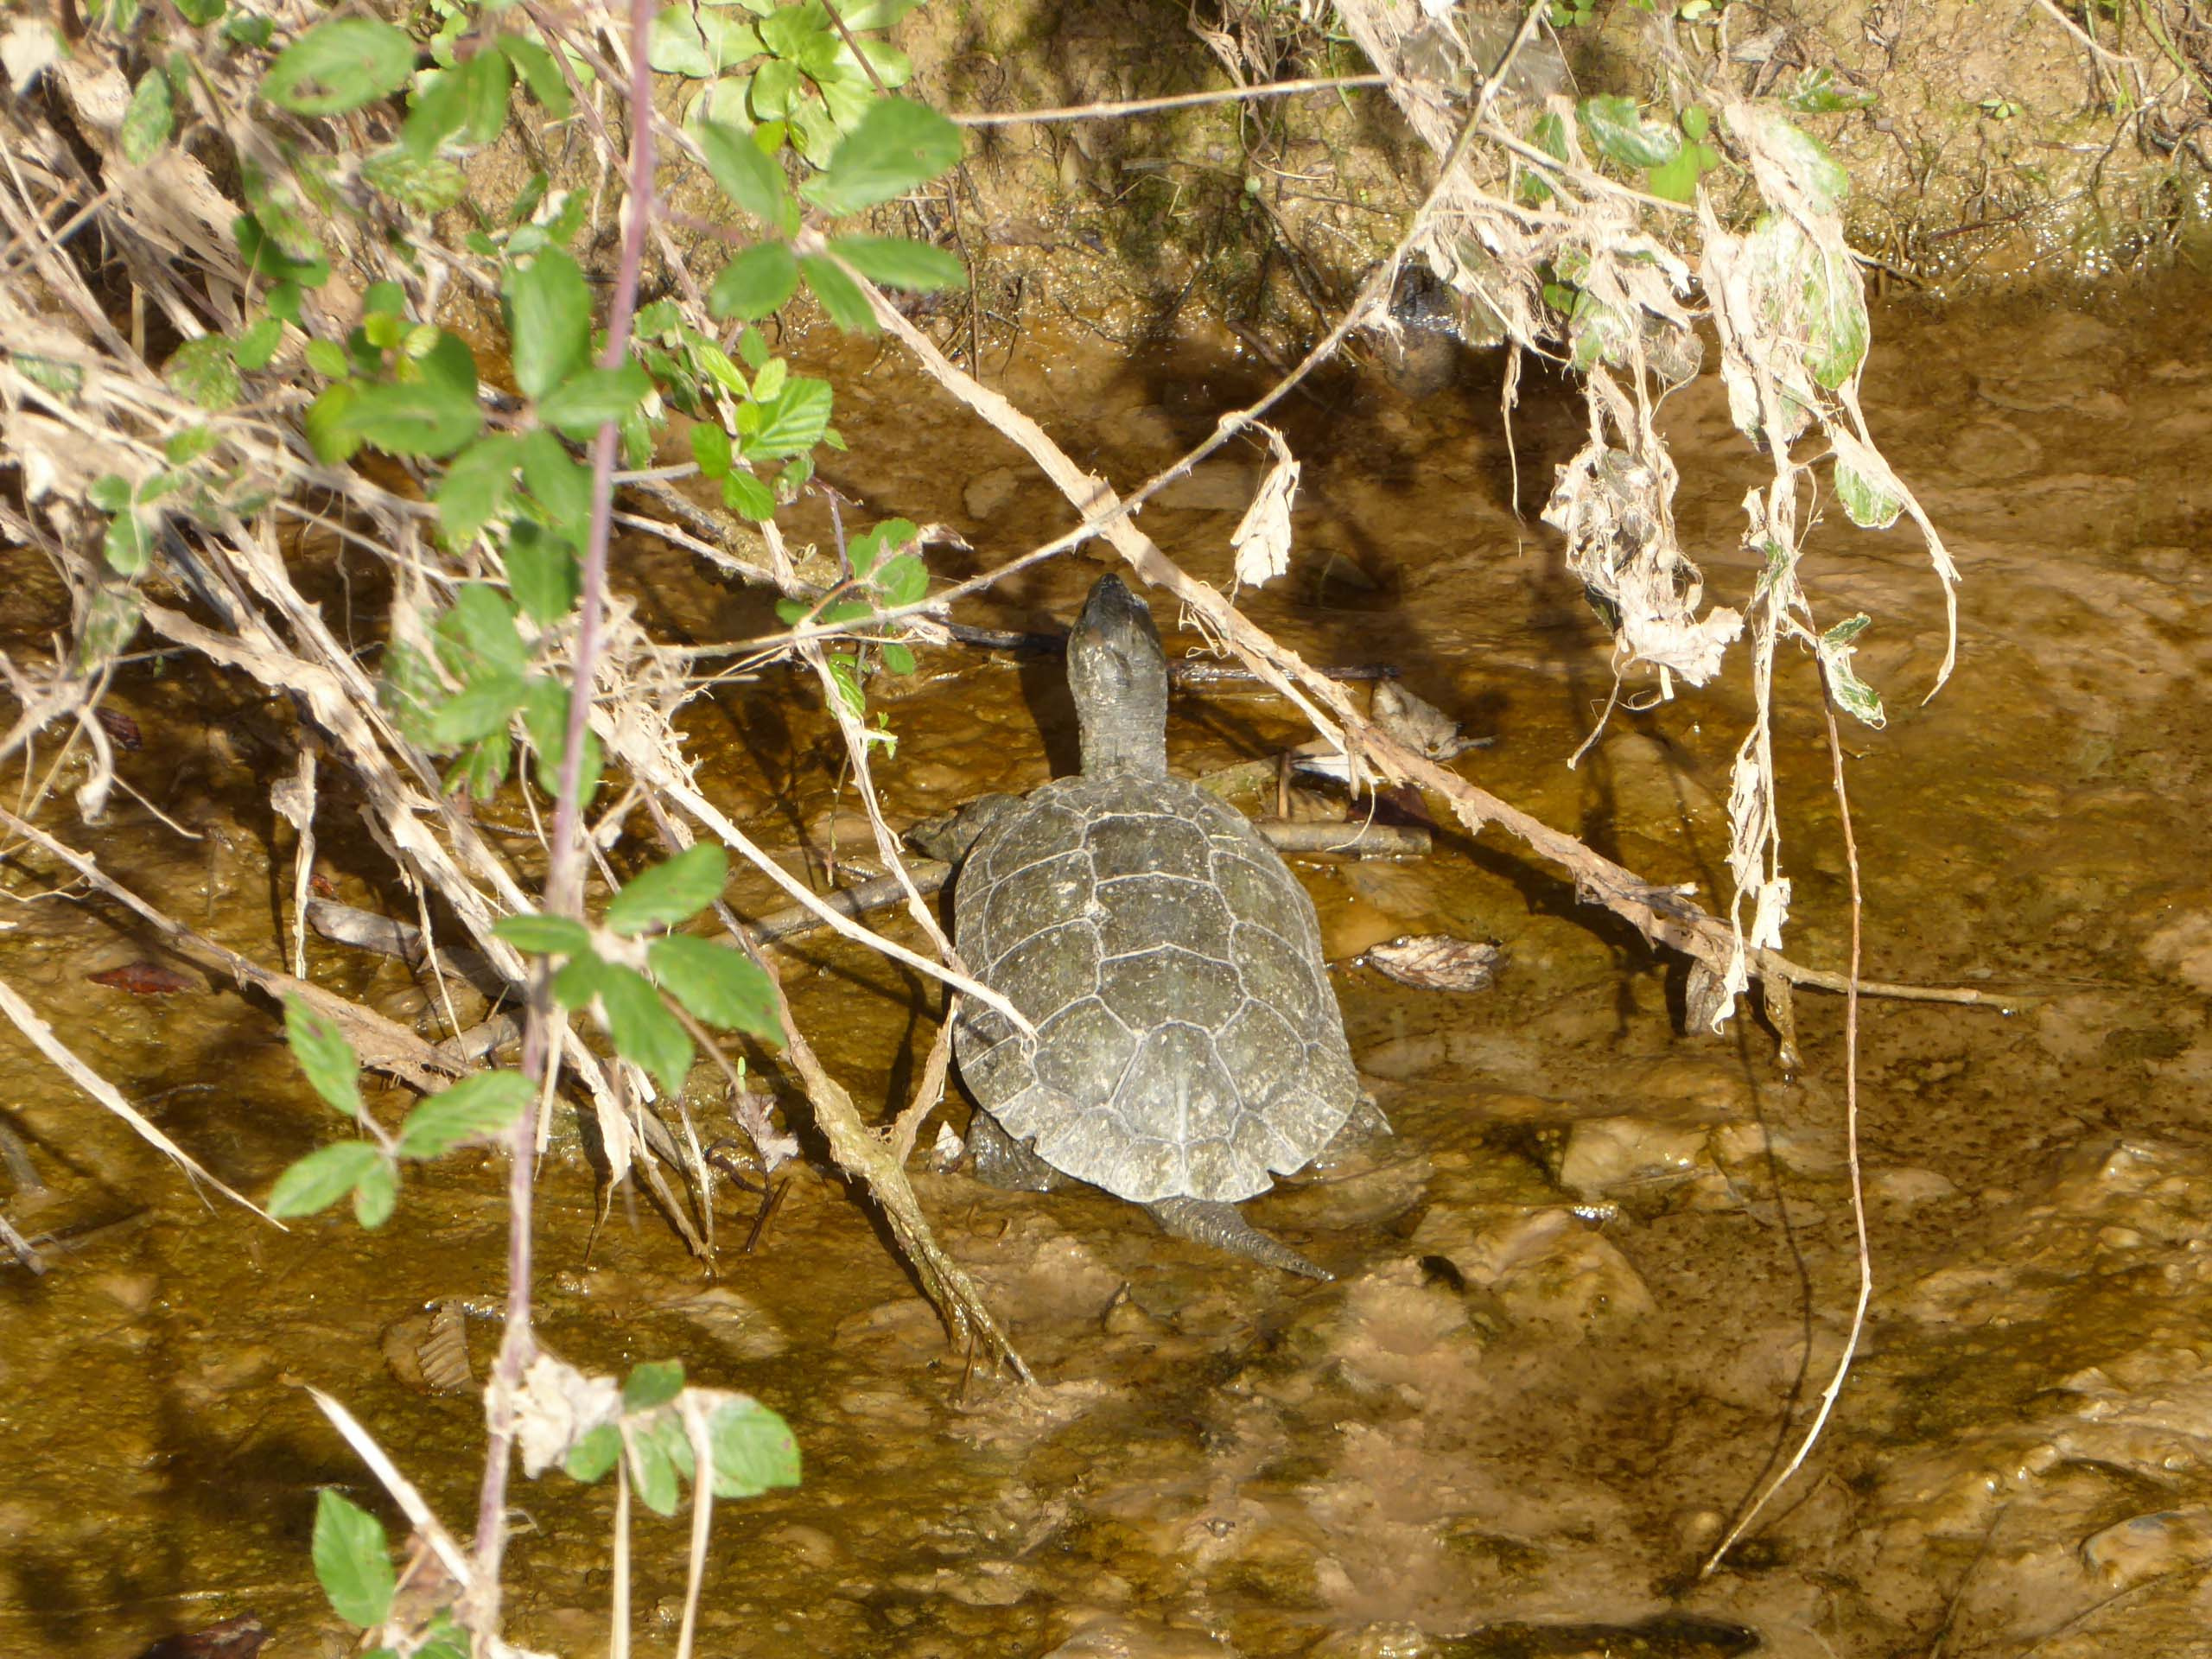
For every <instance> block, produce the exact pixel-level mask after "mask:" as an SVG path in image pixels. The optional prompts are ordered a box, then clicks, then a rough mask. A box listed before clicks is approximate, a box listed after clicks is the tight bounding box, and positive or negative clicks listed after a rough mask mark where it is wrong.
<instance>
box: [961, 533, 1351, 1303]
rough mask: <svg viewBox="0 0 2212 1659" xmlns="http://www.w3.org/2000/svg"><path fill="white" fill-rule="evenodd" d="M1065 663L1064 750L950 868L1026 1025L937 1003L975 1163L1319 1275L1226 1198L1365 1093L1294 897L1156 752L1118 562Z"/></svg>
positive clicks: (1293, 883)
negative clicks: (1094, 1190)
mask: <svg viewBox="0 0 2212 1659" xmlns="http://www.w3.org/2000/svg"><path fill="white" fill-rule="evenodd" d="M1067 673H1068V685H1069V689H1070V690H1071V692H1072V694H1073V696H1074V700H1075V707H1076V715H1077V721H1078V723H1079V726H1080V729H1081V737H1082V749H1083V769H1082V771H1081V772H1080V773H1079V774H1078V775H1077V776H1074V777H1068V778H1059V779H1053V780H1052V782H1050V783H1047V784H1045V785H1041V786H1040V787H1039V788H1038V789H1037V790H1035V791H1033V792H1032V793H1031V794H1029V795H1028V796H1027V797H1026V798H1019V799H1017V798H1014V797H1011V796H997V797H990V798H986V799H985V800H984V801H983V802H982V803H978V804H977V805H978V808H979V809H980V810H976V811H974V812H971V814H970V815H969V816H970V818H971V821H973V822H980V824H981V828H980V830H979V831H977V832H976V835H975V838H974V840H973V841H972V842H971V843H970V844H969V847H968V849H967V851H966V853H965V855H964V856H963V858H962V860H961V861H960V863H959V866H958V868H957V873H956V874H955V876H954V881H953V903H952V909H953V933H954V941H955V944H956V946H957V949H958V950H959V951H960V954H961V956H962V957H963V959H964V960H965V961H966V963H968V964H969V969H970V971H971V972H973V973H974V974H976V976H978V977H979V978H980V979H981V980H982V982H983V983H984V984H986V985H988V986H989V987H990V988H992V989H994V990H996V991H999V992H1001V993H1003V994H1004V995H1005V996H1006V998H1007V1001H1009V1002H1011V1003H1012V1004H1013V1005H1014V1007H1016V1008H1018V1009H1020V1012H1021V1013H1022V1014H1023V1015H1024V1016H1025V1017H1026V1018H1027V1020H1029V1021H1030V1022H1031V1024H1032V1026H1033V1027H1034V1028H1035V1031H1036V1036H1035V1037H1034V1038H1031V1037H1029V1036H1027V1035H1026V1034H1025V1033H1021V1032H1020V1031H1019V1030H1018V1029H1017V1028H1016V1027H1015V1026H1014V1022H1013V1021H1011V1020H1008V1019H1007V1018H1006V1017H1005V1015H1004V1014H1001V1013H1000V1012H999V1011H997V1010H995V1009H994V1008H992V1007H988V1005H986V1004H984V1003H982V1002H980V1001H977V1000H976V999H974V998H972V997H970V998H964V999H963V1000H962V1002H961V1006H960V1007H959V1009H958V1010H957V1012H956V1014H955V1015H954V1020H953V1033H952V1043H953V1052H954V1054H955V1056H956V1057H957V1059H958V1061H959V1065H960V1073H961V1077H962V1078H963V1080H964V1081H965V1083H966V1084H967V1086H968V1089H969V1092H970V1093H971V1094H972V1095H973V1096H975V1100H976V1105H977V1107H978V1108H979V1110H978V1111H977V1112H976V1114H975V1117H974V1120H973V1122H972V1125H971V1128H970V1131H969V1142H970V1145H971V1147H973V1148H974V1161H975V1167H976V1173H977V1174H978V1175H979V1176H981V1177H982V1179H985V1180H986V1181H988V1182H991V1183H993V1184H994V1185H1001V1186H1016V1187H1025V1188H1028V1189H1031V1190H1035V1191H1043V1190H1049V1189H1050V1188H1052V1187H1053V1186H1057V1185H1064V1184H1065V1179H1070V1178H1071V1179H1074V1180H1077V1181H1081V1182H1087V1183H1089V1184H1090V1185H1093V1186H1096V1187H1100V1188H1103V1190H1104V1191H1106V1192H1110V1193H1113V1194H1114V1195H1115V1196H1116V1197H1117V1198H1125V1199H1127V1200H1128V1201H1129V1202H1131V1203H1133V1204H1136V1205H1142V1206H1143V1207H1144V1208H1145V1209H1146V1210H1147V1211H1150V1213H1151V1214H1152V1216H1153V1217H1154V1219H1155V1220H1157V1221H1158V1222H1159V1224H1160V1225H1161V1227H1163V1228H1164V1229H1165V1230H1166V1231H1168V1232H1170V1233H1173V1234H1175V1235H1178V1236H1182V1237H1185V1238H1190V1239H1193V1240H1196V1241H1198V1242H1199V1243H1205V1244H1209V1245H1212V1246H1214V1247H1216V1248H1217V1249H1227V1250H1230V1251H1233V1252H1236V1253H1237V1254H1239V1255H1246V1256H1249V1257H1250V1258H1252V1259H1254V1260H1255V1261H1259V1262H1265V1263H1268V1264H1269V1265H1271V1266H1274V1267H1278V1268H1284V1269H1287V1271H1290V1272H1293V1273H1298V1274H1305V1275H1306V1276H1307V1277H1310V1278H1315V1279H1326V1278H1328V1277H1330V1275H1329V1274H1327V1273H1325V1272H1324V1271H1323V1270H1322V1269H1321V1268H1318V1267H1316V1266H1314V1265H1313V1263H1312V1262H1307V1261H1306V1259H1305V1258H1304V1257H1302V1256H1300V1255H1298V1254H1297V1253H1296V1252H1295V1251H1294V1250H1292V1249H1289V1248H1288V1247H1287V1245H1284V1244H1282V1243H1279V1242H1277V1241H1276V1240H1274V1239H1272V1238H1269V1237H1268V1236H1266V1235H1265V1234H1263V1233H1262V1232H1260V1231H1259V1230H1257V1229H1255V1228H1254V1227H1253V1226H1252V1225H1251V1224H1249V1222H1247V1221H1246V1220H1245V1219H1244V1218H1243V1216H1242V1215H1240V1214H1239V1213H1238V1211H1237V1210H1236V1204H1237V1202H1238V1201H1239V1200H1241V1199H1244V1198H1252V1197H1254V1196H1255V1195H1256V1194H1258V1193H1261V1192H1265V1191H1267V1190H1268V1187H1269V1186H1271V1185H1273V1184H1274V1181H1273V1178H1274V1176H1276V1175H1287V1174H1290V1173H1294V1172H1295V1171H1297V1170H1300V1169H1302V1168H1303V1167H1305V1166H1306V1165H1307V1164H1308V1163H1310V1162H1312V1161H1313V1159H1314V1158H1315V1157H1316V1156H1317V1155H1318V1154H1320V1152H1321V1151H1322V1149H1323V1148H1324V1147H1326V1146H1327V1145H1328V1144H1329V1142H1330V1141H1332V1140H1333V1139H1334V1138H1335V1137H1336V1136H1337V1135H1338V1131H1339V1130H1341V1129H1342V1128H1344V1125H1345V1123H1346V1122H1347V1121H1348V1120H1350V1119H1351V1117H1352V1116H1353V1115H1354V1113H1355V1111H1356V1110H1358V1109H1360V1108H1361V1107H1362V1104H1363V1090H1362V1089H1361V1086H1360V1082H1359V1076H1358V1073H1357V1071H1355V1070H1354V1069H1353V1065H1352V1058H1351V1047H1350V1045H1349V1044H1348V1043H1347V1042H1346V1040H1345V1038H1344V1015H1343V1013H1342V1011H1341V1010H1340V1009H1339V1008H1338V1005H1337V999H1336V994H1335V992H1334V991H1333V990H1332V988H1331V986H1330V984H1329V978H1328V970H1327V968H1326V965H1325V963H1324V962H1323V959H1322V956H1321V933H1320V925H1319V919H1318V918H1316V916H1315V914H1314V911H1313V900H1312V899H1310V898H1308V897H1307V896H1306V890H1305V889H1304V888H1303V887H1301V886H1300V885H1299V881H1298V879H1297V877H1295V876H1294V875H1293V874H1291V872H1290V870H1289V868H1288V867H1287V866H1286V865H1285V864H1284V863H1283V861H1282V857H1281V855H1280V854H1279V853H1277V852H1276V851H1275V850H1274V848H1272V847H1270V846H1268V843H1267V842H1265V841H1263V840H1262V839H1261V837H1260V835H1259V833H1258V831H1257V830H1256V829H1254V828H1253V826H1252V824H1251V823H1249V821H1248V820H1247V819H1246V818H1245V817H1244V816H1243V814H1242V813H1240V812H1238V811H1236V810H1235V809H1234V808H1233V807H1230V806H1229V805H1227V804H1224V802H1222V801H1220V800H1218V799H1217V798H1214V797H1213V796H1211V795H1210V794H1208V793H1206V792H1205V791H1204V790H1202V789H1200V788H1199V787H1198V785H1195V784H1192V783H1188V782H1185V781H1184V780H1183V779H1178V778H1174V777H1172V776H1170V775H1169V773H1168V770H1167V659H1166V654H1165V653H1164V652H1163V651H1162V650H1161V648H1160V632H1159V630H1158V628H1157V627H1155V626H1154V623H1153V619H1152V613H1151V611H1150V610H1149V609H1148V608H1147V607H1146V606H1145V604H1144V603H1143V601H1141V600H1139V599H1138V598H1137V597H1136V596H1135V594H1132V593H1131V592H1130V591H1129V589H1128V588H1127V587H1126V586H1125V585H1124V584H1123V583H1122V580H1121V578H1120V577H1119V576H1117V575H1113V574H1111V573H1109V574H1108V575H1103V576H1102V577H1100V578H1099V580H1098V582H1097V583H1096V586H1095V587H1093V588H1091V590H1090V597H1089V598H1088V600H1086V601H1085V602H1084V607H1083V610H1082V613H1081V614H1080V616H1079V617H1078V618H1077V622H1076V625H1075V627H1074V629H1073V631H1072V632H1071V634H1070V635H1069V639H1068V656H1067Z"/></svg>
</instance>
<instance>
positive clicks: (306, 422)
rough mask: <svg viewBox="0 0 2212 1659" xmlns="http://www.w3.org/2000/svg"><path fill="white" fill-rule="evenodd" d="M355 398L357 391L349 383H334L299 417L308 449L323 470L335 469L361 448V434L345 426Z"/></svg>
mask: <svg viewBox="0 0 2212 1659" xmlns="http://www.w3.org/2000/svg"><path fill="white" fill-rule="evenodd" d="M357 396H359V391H358V389H357V388H356V387H355V386H354V385H353V382H351V381H350V380H340V381H336V382H334V383H333V384H332V385H327V386H325V387H324V388H323V389H322V395H321V397H317V398H316V399H315V402H313V403H312V404H308V410H307V413H306V414H305V415H303V416H301V417H300V425H301V428H302V430H303V431H304V432H305V433H306V434H307V440H308V448H310V449H312V450H314V451H315V459H316V460H317V461H321V462H322V463H323V465H325V466H326V467H334V466H336V465H337V464H338V463H339V462H340V461H344V460H345V459H346V457H347V456H349V455H351V454H353V452H354V451H355V450H356V449H359V448H360V447H361V435H360V434H359V433H358V432H356V431H354V430H353V427H352V426H351V425H350V424H349V422H350V421H351V419H352V416H353V400H354V398H355V397H357Z"/></svg>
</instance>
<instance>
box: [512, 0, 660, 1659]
mask: <svg viewBox="0 0 2212 1659" xmlns="http://www.w3.org/2000/svg"><path fill="white" fill-rule="evenodd" d="M653 11H654V7H653V3H652V0H630V64H631V73H630V188H629V194H628V200H627V201H626V203H625V211H626V223H625V224H624V226H623V234H622V256H621V264H620V266H619V267H618V269H617V270H616V273H615V280H614V301H613V307H612V308H611V309H610V310H609V312H608V314H607V349H606V350H605V351H604V352H603V353H601V356H600V366H601V368H606V369H614V368H620V366H621V365H622V364H623V363H624V362H625V361H626V359H627V358H628V357H629V353H630V320H631V318H632V316H633V315H635V313H636V310H637V302H638V277H639V270H640V269H641V267H642V266H643V264H644V263H645V229H646V226H647V225H648V223H649V222H650V221H651V219H652V199H653V99H652V91H653V86H652V66H651V64H650V63H648V61H647V60H646V59H647V48H648V40H647V36H648V33H649V31H650V30H651V28H652V19H653ZM616 441H617V434H616V430H615V427H614V423H613V422H609V423H607V424H606V425H605V426H602V427H601V428H600V429H599V432H598V435H596V436H595V437H594V439H593V441H592V450H591V462H592V480H591V532H590V536H589V537H588V540H587V542H586V543H585V548H584V564H583V582H582V601H581V603H582V619H581V620H580V621H579V622H578V624H577V628H576V644H575V656H574V658H573V664H572V669H571V676H572V677H571V683H570V688H569V728H568V738H567V748H566V752H565V753H563V755H562V757H561V781H560V798H559V801H558V802H557V804H556V807H555V810H554V816H553V844H552V849H551V858H550V863H549V868H548V870H547V874H546V879H545V907H546V909H547V910H548V911H549V912H553V913H556V914H560V915H569V916H581V915H582V912H583V872H584V861H583V803H582V800H581V798H580V797H581V794H582V777H583V753H584V735H585V734H586V732H587V731H588V729H589V720H590V715H591V698H592V686H593V683H594V678H595V677H596V674H597V671H598V664H599V652H600V632H601V625H602V621H603V619H604V612H605V610H606V603H605V601H606V597H607V538H608V535H609V533H610V530H611V527H612V524H613V500H614V454H615V445H616ZM552 1015H553V1008H552V991H551V982H550V976H548V975H547V974H546V973H545V972H544V970H543V969H540V970H539V972H538V974H537V979H536V981H535V982H534V983H533V984H532V986H531V1001H530V1025H529V1030H528V1033H527V1034H526V1037H525V1040H524V1050H523V1070H524V1072H525V1074H526V1075H528V1076H529V1077H531V1079H532V1080H533V1081H538V1080H542V1079H543V1077H544V1076H545V1071H546V1067H547V1066H548V1065H549V1064H550V1062H551V1059H552V1056H553V1052H554V1043H555V1037H554V1026H553V1018H552ZM536 1133H537V1122H536V1114H534V1113H531V1112H524V1114H523V1115H522V1116H520V1117H519V1118H518V1119H517V1121H516V1123H515V1130H514V1137H513V1141H512V1144H511V1146H510V1147H509V1148H508V1176H507V1207H508V1215H507V1313H506V1328H505V1332H504V1333H503V1334H502V1335H501V1337H500V1339H499V1358H498V1359H497V1360H496V1361H495V1362H494V1363H493V1377H492V1383H491V1386H490V1387H489V1388H488V1389H486V1395H485V1398H486V1416H487V1418H488V1420H489V1424H488V1426H489V1429H490V1443H489V1445H488V1446H486V1450H485V1456H484V1482H483V1485H482V1488H481V1490H480V1492H479V1495H478V1500H477V1507H476V1561H475V1567H476V1572H475V1580H476V1582H475V1585H474V1595H473V1598H472V1603H471V1607H470V1612H471V1615H472V1616H471V1618H470V1620H469V1624H470V1633H471V1636H472V1637H473V1638H474V1645H475V1649H476V1651H477V1652H478V1653H479V1654H482V1653H484V1652H486V1650H487V1649H488V1648H489V1645H490V1644H491V1643H492V1642H493V1640H494V1639H495V1638H496V1637H497V1635H498V1632H499V1600H500V1590H499V1570H500V1566H501V1563H502V1562H503V1560H505V1554H506V1546H507V1526H506V1508H507V1480H508V1476H509V1472H510V1466H511V1465H512V1462H513V1454H514V1440H515V1409H514V1402H515V1396H516V1393H517V1391H518V1389H520V1387H521V1385H522V1376H523V1372H524V1370H526V1369H527V1368H528V1366H529V1364H530V1362H531V1359H532V1358H533V1357H535V1355H536V1352H537V1344H536V1342H535V1340H534V1339H533V1338H532V1337H531V1211H532V1209H533V1206H534V1188H535V1178H536V1173H537V1171H536V1146H535V1136H536Z"/></svg>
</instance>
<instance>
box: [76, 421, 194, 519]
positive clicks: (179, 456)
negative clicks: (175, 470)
mask: <svg viewBox="0 0 2212 1659" xmlns="http://www.w3.org/2000/svg"><path fill="white" fill-rule="evenodd" d="M217 442H219V440H218V439H217V437H216V435H215V429H214V428H213V427H212V426H188V427H186V428H185V429H184V430H183V431H181V432H176V433H172V434H171V435H170V436H169V440H168V442H167V443H165V444H163V445H162V454H164V455H166V456H167V457H168V461H169V464H170V465H171V466H172V467H188V466H190V465H191V464H192V463H193V462H194V461H197V460H199V459H200V456H202V455H204V454H207V453H208V452H209V451H211V450H212V449H213V448H214V447H215V445H216V443H217ZM109 476H110V478H113V474H110V475H109ZM107 481H108V480H107V479H102V480H100V482H101V483H103V484H105V483H106V482H107ZM114 481H115V482H116V483H118V484H122V483H123V480H121V479H119V478H118V479H115V480H114ZM129 499H130V486H129V485H127V484H124V500H126V501H127V500H129ZM92 505H94V506H100V505H103V504H102V503H101V502H99V501H98V500H97V499H96V500H94V502H93V503H92ZM105 510H106V511H107V512H114V511H115V509H114V508H113V507H107V508H106V509H105Z"/></svg>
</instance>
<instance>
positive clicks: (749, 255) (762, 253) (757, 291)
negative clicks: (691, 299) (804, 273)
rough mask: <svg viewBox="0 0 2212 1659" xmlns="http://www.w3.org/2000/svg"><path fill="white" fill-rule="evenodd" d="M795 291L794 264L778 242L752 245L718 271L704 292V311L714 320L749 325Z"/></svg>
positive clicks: (785, 248) (782, 302) (796, 276)
mask: <svg viewBox="0 0 2212 1659" xmlns="http://www.w3.org/2000/svg"><path fill="white" fill-rule="evenodd" d="M797 291H798V258H797V257H796V256H794V255H793V254H792V252H791V249H790V248H789V247H788V246H787V245H785V244H784V243H781V242H756V243H754V244H753V246H751V247H749V248H747V249H746V251H744V252H743V253H741V254H739V255H738V256H737V257H736V258H734V259H733V260H731V261H730V262H729V264H727V265H725V266H723V267H722V274H721V276H719V277H715V285H714V287H713V288H712V289H709V290H708V294H707V308H708V309H709V311H712V312H713V313H714V314H715V315H716V316H718V317H742V318H744V319H745V320H746V321H748V322H751V321H756V320H757V319H759V318H761V317H765V316H767V315H769V314H770V313H772V312H773V311H776V310H778V309H779V308H781V307H782V306H783V305H785V303H786V302H788V301H789V300H790V299H791V296H792V294H794V293H795V292H797Z"/></svg>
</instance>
